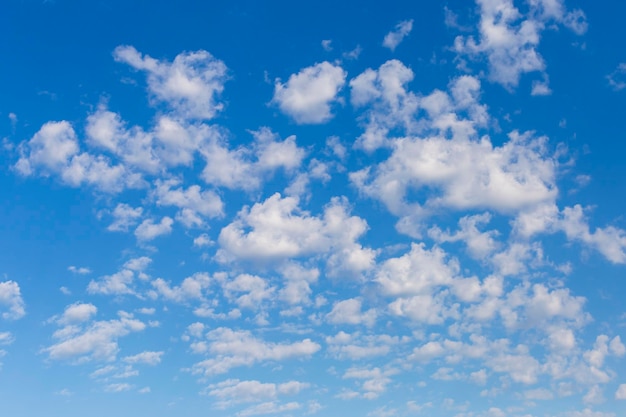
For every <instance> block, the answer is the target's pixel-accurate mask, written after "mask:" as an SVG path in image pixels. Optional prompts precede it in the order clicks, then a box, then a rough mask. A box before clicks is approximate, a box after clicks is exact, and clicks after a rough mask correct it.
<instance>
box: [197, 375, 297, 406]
mask: <svg viewBox="0 0 626 417" xmlns="http://www.w3.org/2000/svg"><path fill="white" fill-rule="evenodd" d="M308 387H309V384H307V383H303V382H299V381H288V382H284V383H281V384H275V383H262V382H260V381H255V380H252V381H240V380H238V379H228V380H225V381H222V382H219V383H217V384H212V385H209V386H208V388H207V394H208V395H210V396H212V397H216V398H218V399H219V401H218V403H217V406H218V407H219V408H226V407H229V406H231V405H233V404H237V403H245V402H257V401H263V400H273V399H276V398H277V397H278V396H279V395H285V394H288V395H294V394H297V393H299V392H300V391H301V390H303V389H306V388H308Z"/></svg>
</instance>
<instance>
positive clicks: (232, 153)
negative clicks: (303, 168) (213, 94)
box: [201, 127, 305, 190]
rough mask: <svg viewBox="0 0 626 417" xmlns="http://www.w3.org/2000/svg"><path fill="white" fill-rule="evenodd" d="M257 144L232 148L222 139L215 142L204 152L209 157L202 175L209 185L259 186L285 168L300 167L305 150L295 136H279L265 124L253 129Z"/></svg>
mask: <svg viewBox="0 0 626 417" xmlns="http://www.w3.org/2000/svg"><path fill="white" fill-rule="evenodd" d="M250 133H251V134H252V136H253V137H254V143H253V144H252V146H251V147H250V148H244V147H239V148H237V149H234V150H229V149H228V147H227V144H226V143H225V142H224V141H223V140H222V141H213V142H211V144H209V145H208V146H205V147H204V148H203V149H202V150H201V153H202V155H203V157H204V159H205V160H206V166H205V168H204V170H203V171H202V178H203V179H204V181H206V182H207V183H209V184H213V185H216V186H223V187H227V188H233V189H244V190H254V189H257V188H258V187H259V186H260V184H261V181H262V179H263V178H264V177H266V176H267V175H268V174H270V173H271V172H273V171H275V170H277V169H279V168H283V169H284V170H286V171H287V172H291V171H293V170H295V169H296V168H297V167H299V166H300V163H301V161H302V159H303V158H304V154H305V152H304V150H303V149H301V148H299V147H298V146H297V145H296V137H295V136H289V137H288V138H287V139H285V140H282V141H281V140H279V137H278V135H276V134H275V133H273V132H272V131H271V130H270V129H269V128H266V127H263V128H261V129H259V130H257V131H252V132H250Z"/></svg>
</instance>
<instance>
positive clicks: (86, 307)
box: [58, 303, 98, 325]
mask: <svg viewBox="0 0 626 417" xmlns="http://www.w3.org/2000/svg"><path fill="white" fill-rule="evenodd" d="M97 312H98V309H97V308H96V306H95V305H93V304H86V303H74V304H71V305H69V306H67V307H65V311H64V312H63V315H62V316H61V317H60V318H59V319H58V323H59V324H62V325H67V324H75V323H82V322H85V321H88V320H90V319H91V316H93V315H95V314H96V313H97Z"/></svg>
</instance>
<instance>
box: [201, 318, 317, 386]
mask: <svg viewBox="0 0 626 417" xmlns="http://www.w3.org/2000/svg"><path fill="white" fill-rule="evenodd" d="M207 338H208V340H209V343H208V347H207V349H208V352H210V353H211V354H213V355H214V357H212V358H209V359H206V360H204V361H202V362H199V363H196V364H195V365H194V366H193V372H194V373H201V374H205V375H216V374H222V373H225V372H228V371H229V370H230V369H232V368H234V367H238V366H251V365H253V364H255V363H257V362H263V361H282V360H286V359H290V358H298V357H300V358H304V357H309V356H311V355H313V354H314V353H316V352H317V351H319V350H320V348H321V346H320V345H319V344H317V343H315V342H313V341H312V340H311V339H304V340H301V341H299V342H294V343H273V342H265V341H264V340H261V339H258V338H256V337H255V336H253V335H252V333H250V332H249V331H245V330H232V329H229V328H225V327H220V328H217V329H215V330H211V331H210V332H209V333H208V334H207Z"/></svg>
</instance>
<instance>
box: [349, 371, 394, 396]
mask: <svg viewBox="0 0 626 417" xmlns="http://www.w3.org/2000/svg"><path fill="white" fill-rule="evenodd" d="M397 372H398V371H397V370H396V369H393V368H391V369H386V370H383V369H380V368H371V369H369V368H356V367H355V368H350V369H348V370H347V371H346V372H345V373H344V375H343V378H344V379H357V380H361V381H363V382H362V383H361V390H362V394H361V395H362V396H363V398H367V399H370V400H371V399H374V398H378V396H380V395H381V394H382V393H383V392H385V391H386V390H387V385H389V383H391V381H392V380H391V378H390V376H392V375H394V374H396V373H397Z"/></svg>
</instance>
